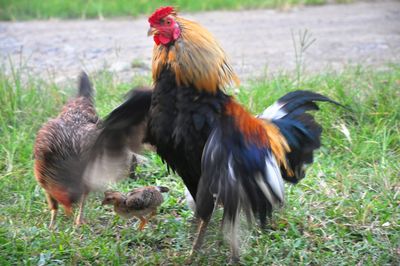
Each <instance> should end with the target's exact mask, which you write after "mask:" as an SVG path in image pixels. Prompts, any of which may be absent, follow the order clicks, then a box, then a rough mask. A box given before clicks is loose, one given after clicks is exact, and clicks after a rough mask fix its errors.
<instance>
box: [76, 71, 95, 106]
mask: <svg viewBox="0 0 400 266" xmlns="http://www.w3.org/2000/svg"><path fill="white" fill-rule="evenodd" d="M93 95H94V90H93V87H92V84H91V82H90V80H89V76H88V75H87V74H86V72H85V71H82V73H81V74H80V76H79V92H78V96H80V97H86V98H88V99H89V100H91V101H93Z"/></svg>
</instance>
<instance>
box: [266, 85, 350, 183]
mask: <svg viewBox="0 0 400 266" xmlns="http://www.w3.org/2000/svg"><path fill="white" fill-rule="evenodd" d="M317 101H320V102H321V101H322V102H330V103H333V104H336V105H339V106H342V105H341V104H339V103H338V102H335V101H333V100H331V99H329V98H328V97H326V96H323V95H321V94H318V93H314V92H311V91H294V92H290V93H288V94H286V95H285V96H283V97H282V98H280V99H279V100H278V101H276V102H275V103H274V104H273V105H271V106H270V107H268V108H267V109H265V111H264V112H263V113H262V114H261V115H260V116H259V118H261V119H265V120H270V121H271V122H272V123H274V124H275V125H276V126H277V127H278V128H279V130H280V132H281V133H282V134H283V136H284V137H285V138H286V141H287V143H288V145H289V147H290V152H289V153H288V154H287V156H286V159H287V162H288V164H289V167H290V170H289V171H287V170H285V169H284V168H283V167H282V168H281V172H282V177H283V178H284V179H285V180H286V181H289V182H291V183H297V182H298V181H299V180H301V179H302V178H304V176H305V165H306V164H310V163H312V162H313V152H314V150H316V149H318V148H319V147H320V146H321V133H322V127H321V126H320V125H319V124H318V123H317V122H316V121H315V119H314V117H313V116H312V115H310V114H308V113H306V112H307V111H311V110H319V108H318V105H317V104H316V103H315V102H317Z"/></svg>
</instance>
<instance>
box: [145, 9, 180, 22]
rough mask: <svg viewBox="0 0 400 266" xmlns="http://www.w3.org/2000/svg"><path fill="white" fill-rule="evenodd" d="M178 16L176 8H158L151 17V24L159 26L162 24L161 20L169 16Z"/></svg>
mask: <svg viewBox="0 0 400 266" xmlns="http://www.w3.org/2000/svg"><path fill="white" fill-rule="evenodd" d="M171 14H173V15H176V11H175V8H174V7H172V6H163V7H160V8H158V9H157V10H156V11H154V13H153V14H152V15H151V16H150V17H149V23H150V25H151V24H157V23H159V22H160V19H162V18H165V17H166V16H168V15H171Z"/></svg>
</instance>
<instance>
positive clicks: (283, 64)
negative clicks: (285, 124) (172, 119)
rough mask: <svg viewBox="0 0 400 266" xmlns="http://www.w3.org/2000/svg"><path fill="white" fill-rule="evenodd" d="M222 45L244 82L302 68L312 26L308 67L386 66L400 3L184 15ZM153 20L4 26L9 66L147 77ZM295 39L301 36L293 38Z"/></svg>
mask: <svg viewBox="0 0 400 266" xmlns="http://www.w3.org/2000/svg"><path fill="white" fill-rule="evenodd" d="M181 15H182V16H185V17H187V18H190V19H193V20H195V21H198V22H200V23H201V24H202V25H204V26H205V27H207V28H208V29H209V30H210V31H211V32H212V33H213V34H214V35H215V36H216V37H217V38H218V39H219V40H220V42H221V44H222V46H223V47H224V48H225V50H226V52H227V53H228V55H229V56H230V58H231V61H232V63H233V65H234V68H235V70H236V71H237V72H238V74H239V75H240V76H241V78H242V79H246V78H248V77H254V76H257V75H260V74H262V73H264V72H265V71H268V72H272V73H276V72H279V71H291V70H294V69H295V67H296V56H295V49H294V45H293V43H294V42H293V41H295V43H296V44H297V46H298V45H299V43H300V41H299V37H298V33H299V32H304V31H305V30H307V31H308V34H310V35H309V36H310V40H312V39H315V42H314V43H313V44H312V45H311V46H310V47H309V48H308V49H307V50H306V52H305V53H304V58H305V66H306V69H307V71H311V72H313V71H320V70H322V69H335V70H336V69H338V70H340V69H343V68H344V67H346V66H348V65H349V64H361V65H363V66H372V67H377V68H384V67H385V66H387V63H388V62H392V63H398V62H400V1H368V2H355V3H352V4H334V5H323V6H311V7H296V8H292V9H286V10H244V11H215V12H203V13H190V14H187V13H183V14H181ZM147 30H148V23H147V19H146V17H144V16H143V17H139V18H136V19H131V18H124V19H106V20H48V21H27V22H1V23H0V60H1V61H2V65H3V68H4V67H5V68H6V70H7V71H9V70H10V62H13V65H14V66H17V67H21V66H23V67H26V68H28V69H29V70H30V71H32V72H31V73H34V74H35V75H39V76H41V77H52V78H55V80H56V82H58V81H63V80H65V79H66V78H67V79H75V78H76V76H77V75H78V73H79V71H80V70H81V69H86V70H87V71H89V72H93V71H100V70H102V69H108V70H110V71H113V72H116V73H117V74H118V76H119V77H122V78H123V79H129V78H130V77H132V75H133V74H134V73H140V74H145V75H147V74H148V73H149V72H150V60H151V54H152V46H153V41H152V38H148V37H147V34H146V33H147ZM293 36H294V37H293Z"/></svg>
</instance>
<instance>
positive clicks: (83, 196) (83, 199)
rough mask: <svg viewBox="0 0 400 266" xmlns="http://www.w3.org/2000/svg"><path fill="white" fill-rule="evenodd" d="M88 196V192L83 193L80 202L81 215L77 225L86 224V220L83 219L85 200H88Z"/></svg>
mask: <svg viewBox="0 0 400 266" xmlns="http://www.w3.org/2000/svg"><path fill="white" fill-rule="evenodd" d="M87 195H88V193H87V192H85V193H83V194H82V197H81V201H80V202H79V213H78V216H77V217H76V220H75V224H76V225H82V224H85V223H86V222H85V219H84V217H83V208H84V206H85V200H86V197H87Z"/></svg>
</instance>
